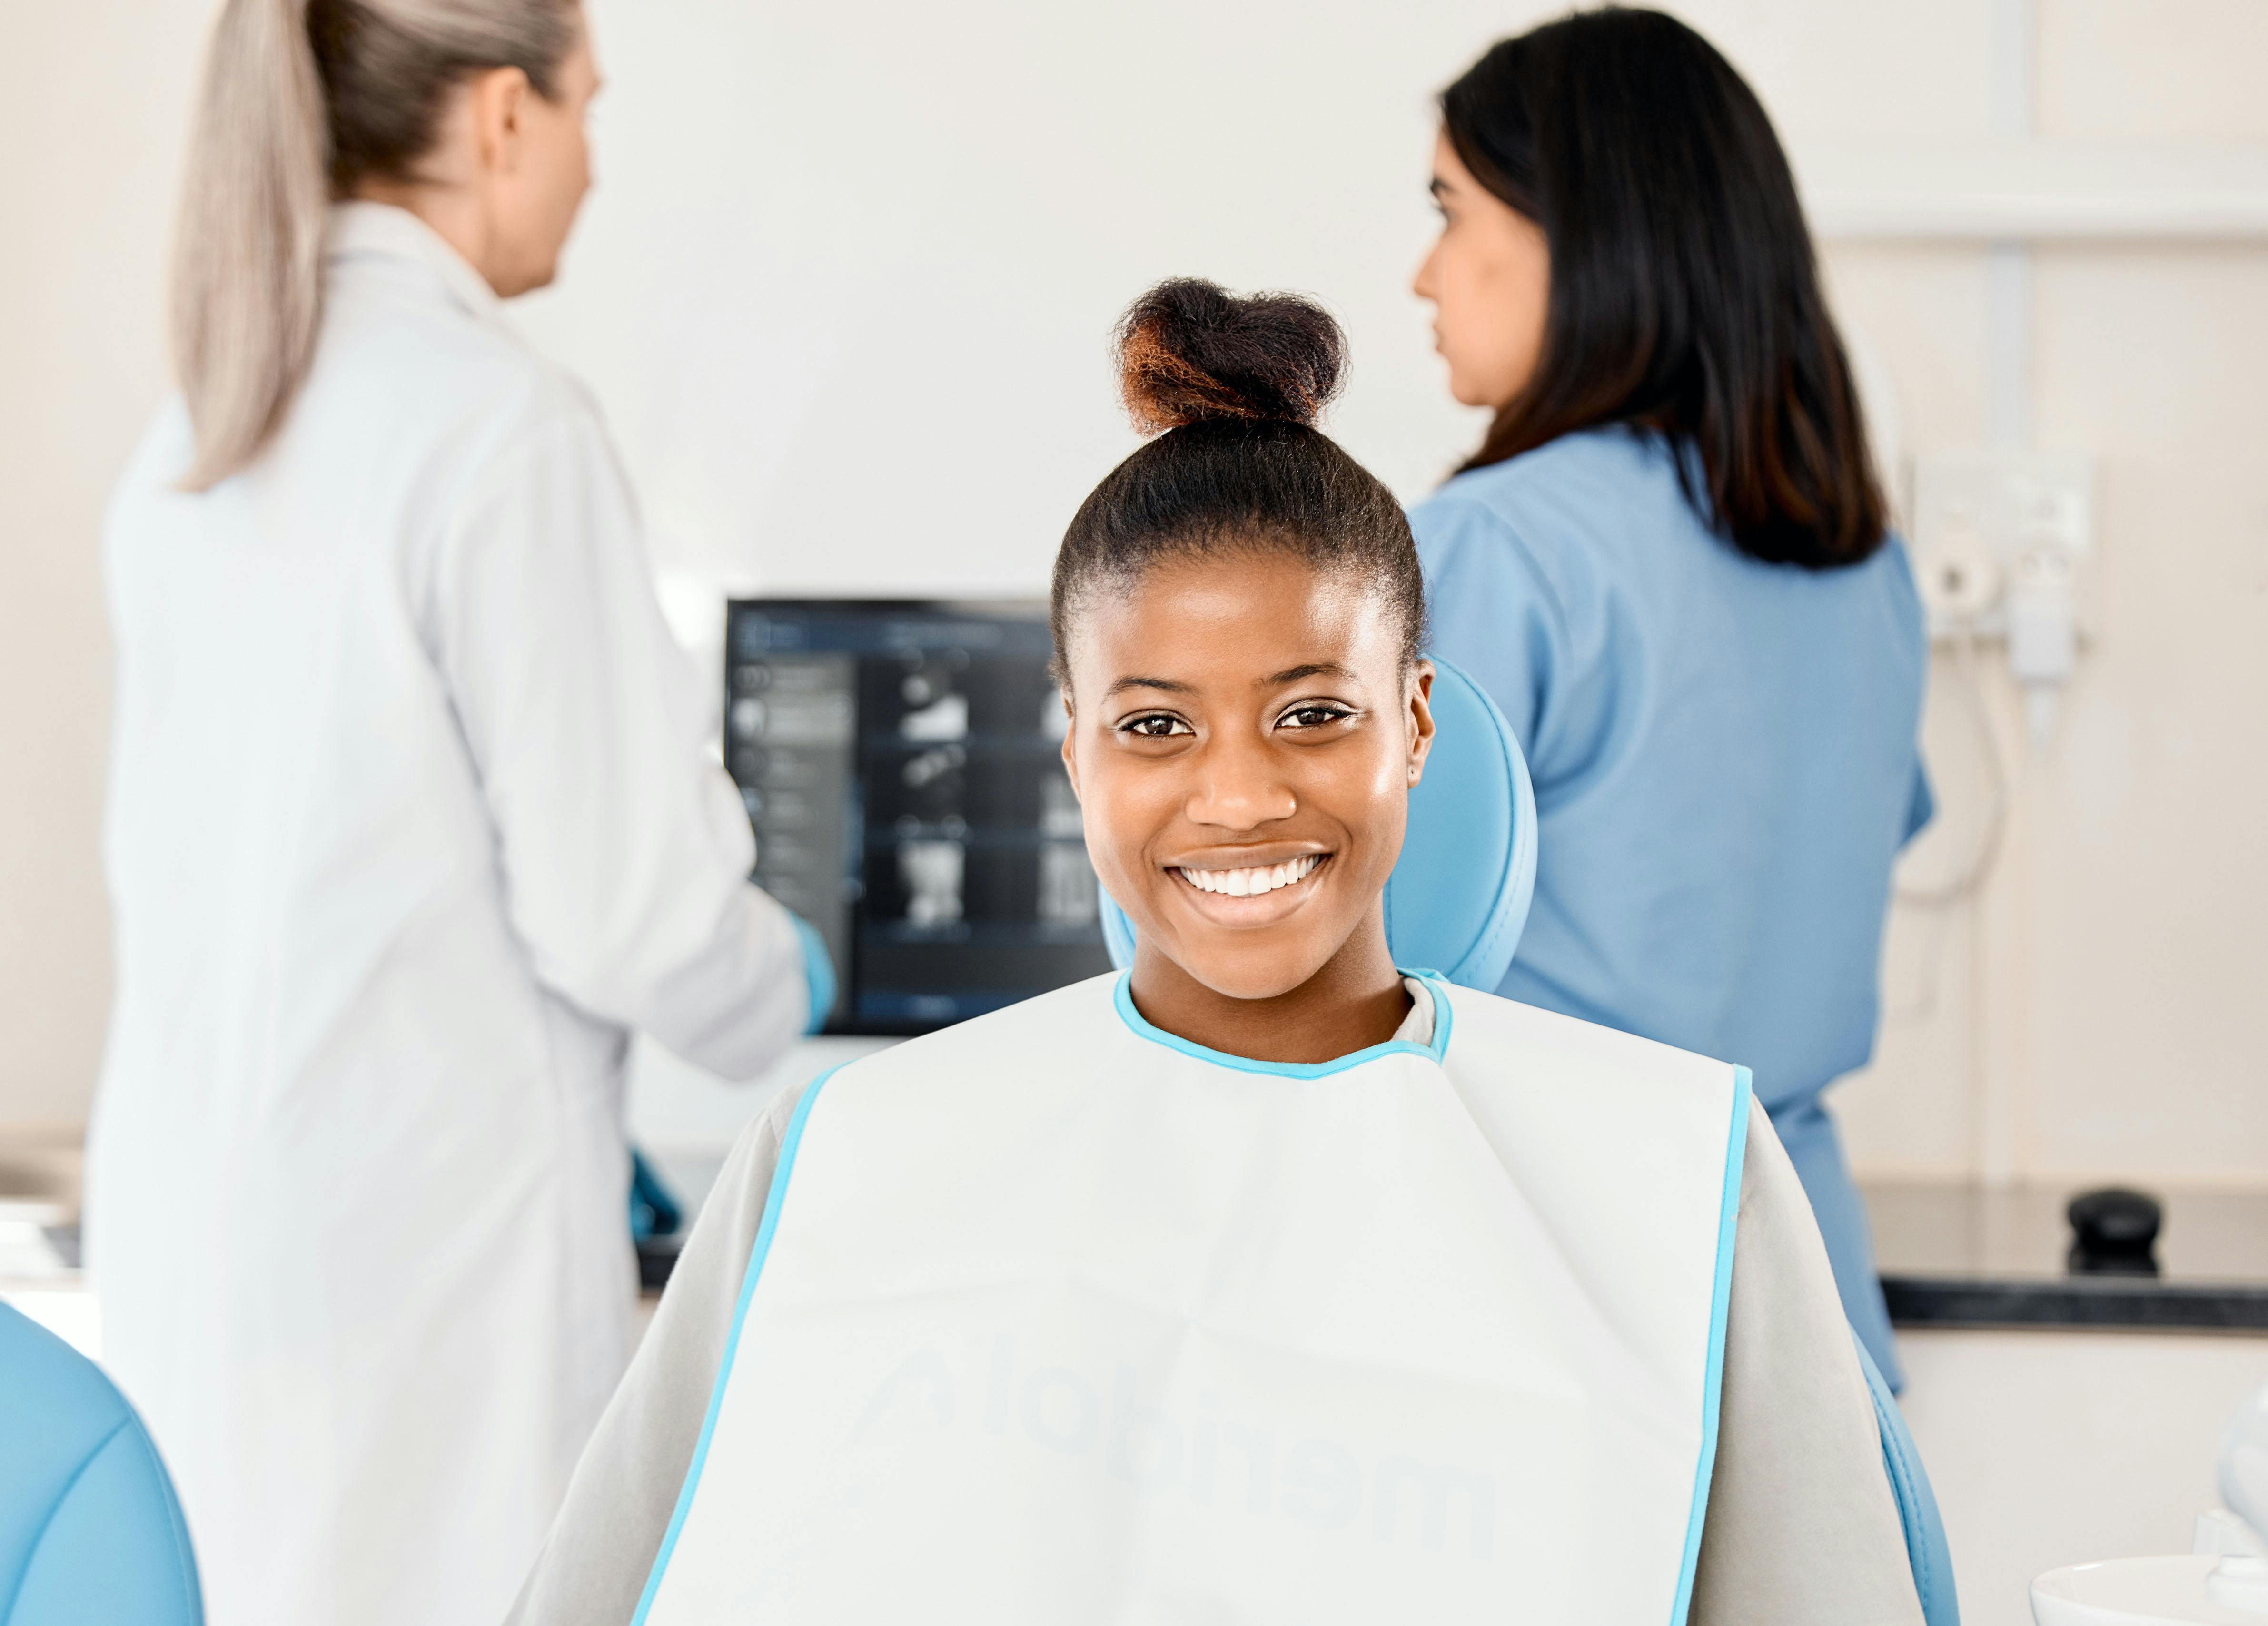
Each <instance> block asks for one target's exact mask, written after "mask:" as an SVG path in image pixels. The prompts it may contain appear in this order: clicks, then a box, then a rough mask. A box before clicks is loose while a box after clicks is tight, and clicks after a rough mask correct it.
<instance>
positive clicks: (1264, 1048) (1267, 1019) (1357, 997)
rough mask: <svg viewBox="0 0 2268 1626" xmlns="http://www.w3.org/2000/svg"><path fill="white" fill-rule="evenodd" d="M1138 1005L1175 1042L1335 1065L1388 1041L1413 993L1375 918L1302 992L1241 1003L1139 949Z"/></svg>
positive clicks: (1257, 1057) (1261, 1058)
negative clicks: (1334, 1063)
mask: <svg viewBox="0 0 2268 1626" xmlns="http://www.w3.org/2000/svg"><path fill="white" fill-rule="evenodd" d="M1130 992H1131V993H1132V994H1133V996H1134V1008H1135V1009H1136V1010H1138V1011H1139V1012H1141V1013H1142V1015H1143V1018H1144V1019H1145V1020H1146V1021H1148V1022H1149V1023H1150V1025H1151V1026H1153V1027H1158V1028H1161V1029H1163V1030H1164V1031H1165V1032H1167V1033H1169V1034H1173V1035H1174V1036H1175V1038H1176V1039H1186V1040H1188V1041H1189V1042H1190V1043H1191V1044H1199V1045H1203V1046H1204V1048H1207V1049H1209V1050H1219V1051H1221V1052H1223V1053H1224V1054H1226V1055H1229V1056H1243V1057H1245V1058H1246V1059H1247V1060H1249V1061H1255V1062H1292V1063H1300V1062H1334V1061H1337V1059H1338V1058H1339V1057H1340V1056H1351V1055H1352V1054H1353V1053H1354V1052H1355V1051H1357V1050H1362V1049H1367V1048H1369V1047H1370V1046H1372V1045H1374V1044H1384V1043H1385V1042H1386V1041H1388V1040H1389V1039H1391V1038H1393V1037H1394V1035H1395V1032H1396V1031H1397V1030H1398V1029H1399V1028H1400V1027H1401V1026H1402V1024H1403V1019H1405V1018H1407V1017H1408V1016H1409V1014H1410V990H1408V989H1406V988H1404V987H1403V985H1402V974H1401V973H1400V972H1398V971H1396V970H1395V968H1394V956H1393V955H1392V954H1391V953H1389V952H1388V949H1387V946H1386V924H1385V922H1384V920H1383V919H1382V918H1379V917H1375V916H1374V917H1373V919H1372V920H1371V921H1370V922H1368V923H1366V925H1365V926H1364V927H1363V928H1362V929H1361V930H1360V931H1357V932H1356V933H1355V935H1354V936H1353V937H1351V938H1348V939H1347V941H1346V942H1345V943H1344V945H1341V946H1340V948H1339V952H1338V953H1336V954H1334V955H1332V956H1331V958H1330V959H1329V960H1326V961H1325V962H1324V963H1323V966H1322V969H1321V970H1319V971H1317V972H1316V973H1315V975H1313V976H1311V977H1309V978H1308V979H1307V981H1306V982H1302V983H1300V986H1299V987H1297V988H1295V989H1292V990H1290V991H1289V992H1286V993H1282V994H1278V995H1276V996H1274V997H1271V998H1267V999H1239V998H1236V997H1233V996H1232V995H1228V994H1224V993H1221V992H1219V991H1218V990H1214V989H1211V988H1209V987H1207V986H1206V985H1205V984H1204V983H1203V982H1198V981H1197V979H1196V978H1195V977H1193V976H1191V975H1189V973H1188V972H1187V971H1185V970H1183V969H1182V968H1181V967H1180V966H1179V965H1177V964H1175V962H1174V961H1173V960H1168V959H1167V957H1166V956H1165V955H1164V954H1163V953H1160V952H1159V951H1157V950H1155V949H1152V948H1149V947H1146V946H1138V947H1137V948H1136V950H1135V955H1134V977H1133V984H1132V987H1131V989H1130Z"/></svg>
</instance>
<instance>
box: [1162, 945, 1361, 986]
mask: <svg viewBox="0 0 2268 1626" xmlns="http://www.w3.org/2000/svg"><path fill="white" fill-rule="evenodd" d="M1255 946H1256V945H1253V944H1252V943H1250V942H1249V941H1247V942H1242V943H1239V944H1237V945H1234V946H1233V947H1224V948H1222V949H1221V950H1220V951H1219V953H1207V952H1205V951H1204V949H1203V948H1197V949H1196V950H1194V951H1193V952H1191V953H1188V954H1186V955H1185V956H1181V957H1177V958H1178V960H1179V963H1180V965H1181V968H1182V970H1183V971H1186V972H1187V973H1189V975H1190V977H1192V978H1193V979H1194V980H1196V981H1197V982H1201V983H1203V984H1204V986H1205V987H1207V988H1209V989H1211V990H1212V991H1213V992H1214V993H1216V994H1219V996H1220V997H1222V998H1224V999H1250V1000H1262V999H1280V998H1282V997H1284V996H1285V995H1286V994H1289V993H1293V992H1295V991H1297V990H1300V989H1301V988H1303V987H1305V986H1306V985H1307V983H1308V982H1311V981H1313V980H1314V975H1315V974H1316V973H1317V972H1319V971H1321V970H1322V968H1324V966H1326V965H1328V964H1329V962H1330V958H1331V956H1330V953H1329V952H1328V951H1326V950H1323V949H1321V948H1314V949H1310V948H1306V947H1305V946H1304V945H1288V944H1287V945H1285V946H1284V948H1283V949H1282V950H1280V951H1278V952H1277V953H1255V952H1254V951H1255Z"/></svg>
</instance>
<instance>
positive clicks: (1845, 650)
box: [1410, 428, 1932, 1373]
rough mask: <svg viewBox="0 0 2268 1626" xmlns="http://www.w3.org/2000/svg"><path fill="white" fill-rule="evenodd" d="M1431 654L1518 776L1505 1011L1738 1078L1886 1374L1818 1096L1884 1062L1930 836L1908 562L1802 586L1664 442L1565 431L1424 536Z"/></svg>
mask: <svg viewBox="0 0 2268 1626" xmlns="http://www.w3.org/2000/svg"><path fill="white" fill-rule="evenodd" d="M1410 525H1411V527H1412V528H1413V529H1414V530H1415V532H1416V533H1417V538H1418V556H1419V558H1420V559H1421V560H1422V561H1423V563H1424V565H1425V578H1426V583H1427V586H1428V590H1429V592H1428V596H1429V600H1430V604H1431V611H1432V649H1433V650H1434V651H1437V652H1438V653H1440V654H1441V655H1443V656H1446V657H1447V658H1448V659H1450V660H1453V661H1454V662H1455V663H1456V664H1457V665H1458V666H1462V667H1463V668H1464V669H1465V670H1466V671H1467V672H1469V673H1471V674H1472V675H1473V677H1474V678H1475V679H1476V681H1478V682H1479V683H1480V684H1481V686H1482V687H1483V688H1486V689H1487V690H1488V692H1489V693H1490V694H1491V695H1493V696H1494V697H1495V699H1496V702H1497V703H1498V704H1499V706H1501V707H1502V708H1503V709H1504V712H1505V716H1506V717H1507V718H1509V719H1510V720H1511V723H1512V727H1513V732H1514V733H1516V734H1517V735H1518V736H1519V738H1520V741H1521V746H1522V747H1524V748H1525V749H1526V751H1527V753H1528V768H1529V770H1530V771H1531V773H1533V775H1534V776H1535V805H1536V813H1537V817H1538V823H1539V827H1540V835H1539V841H1538V869H1537V873H1536V880H1535V908H1534V909H1533V911H1532V912H1531V913H1530V915H1529V916H1528V929H1527V931H1526V933H1525V935H1524V936H1523V937H1522V938H1521V943H1520V953H1519V955H1518V957H1517V958H1516V959H1515V960H1513V967H1512V969H1511V971H1510V973H1508V974H1507V975H1506V977H1505V980H1504V982H1503V983H1502V984H1501V985H1500V987H1499V992H1501V993H1503V994H1504V995H1506V997H1509V998H1513V999H1519V1000H1522V1001H1525V1002H1526V1003H1528V1004H1536V1005H1542V1006H1544V1007H1545V1008H1547V1009H1550V1010H1553V1011H1559V1012H1565V1013H1566V1014H1568V1015H1571V1016H1576V1017H1580V1018H1583V1019H1586V1020H1587V1021H1593V1022H1599V1023H1602V1024H1604V1025H1605V1026H1609V1027H1617V1028H1621V1029H1623V1030H1624V1031H1625V1032H1627V1033H1633V1034H1642V1035H1644V1036H1645V1037H1646V1038H1650V1039H1658V1040H1661V1041H1663V1042H1665V1043H1668V1044H1674V1045H1676V1046H1678V1047H1680V1048H1684V1049H1689V1050H1696V1051H1698V1052H1700V1053H1701V1054H1703V1055H1705V1056H1717V1057H1719V1058H1721V1059H1724V1060H1727V1061H1733V1062H1738V1063H1743V1064H1745V1065H1746V1066H1748V1067H1749V1068H1750V1069H1751V1070H1752V1071H1753V1072H1754V1074H1755V1077H1756V1094H1757V1099H1758V1100H1761V1101H1762V1102H1763V1103H1764V1107H1765V1108H1766V1109H1767V1110H1768V1111H1769V1112H1770V1113H1771V1115H1772V1119H1773V1122H1774V1123H1775V1124H1776V1125H1778V1127H1779V1129H1780V1130H1781V1135H1782V1139H1783V1140H1784V1141H1785V1142H1786V1144H1787V1146H1788V1150H1789V1153H1790V1155H1791V1157H1792V1158H1793V1159H1794V1161H1795V1163H1796V1166H1797V1171H1798V1173H1799V1174H1801V1175H1802V1176H1803V1179H1804V1184H1805V1188H1806V1189H1807V1190H1808V1191H1809V1192H1810V1194H1811V1196H1812V1203H1813V1206H1814V1208H1815V1210H1817V1211H1818V1213H1819V1217H1820V1222H1821V1230H1822V1232H1823V1234H1825V1236H1826V1237H1827V1240H1828V1244H1829V1252H1830V1256H1832V1257H1833V1258H1834V1261H1835V1263H1836V1267H1837V1269H1836V1275H1837V1284H1838V1285H1840V1286H1841V1287H1842V1288H1843V1290H1844V1300H1845V1306H1846V1308H1849V1309H1850V1310H1851V1312H1852V1321H1853V1324H1854V1325H1855V1326H1857V1327H1858V1328H1859V1333H1860V1335H1862V1336H1863V1337H1865V1338H1866V1340H1867V1344H1868V1346H1869V1348H1870V1350H1872V1351H1873V1352H1874V1356H1875V1359H1876V1361H1877V1363H1878V1364H1879V1365H1881V1366H1882V1368H1883V1370H1884V1371H1885V1372H1886V1373H1894V1372H1896V1359H1895V1356H1894V1354H1893V1351H1892V1350H1891V1349H1890V1344H1889V1321H1888V1318H1887V1316H1886V1315H1885V1314H1884V1313H1883V1311H1882V1308H1881V1291H1880V1289H1879V1287H1878V1286H1877V1285H1876V1284H1875V1282H1874V1274H1873V1259H1872V1249H1871V1247H1869V1246H1868V1244H1867V1232H1866V1217H1865V1212H1864V1210H1863V1209H1862V1208H1861V1207H1860V1206H1859V1198H1858V1194H1857V1192H1856V1191H1855V1190H1854V1189H1853V1188H1852V1187H1851V1184H1850V1180H1849V1176H1848V1174H1847V1173H1846V1172H1845V1169H1844V1167H1843V1163H1842V1156H1841V1152H1840V1150H1839V1148H1838V1147H1837V1144H1836V1143H1835V1137H1834V1130H1833V1124H1832V1122H1831V1120H1830V1119H1828V1118H1827V1117H1826V1115H1824V1113H1823V1111H1822V1110H1821V1109H1820V1107H1819V1104H1818V1100H1817V1097H1818V1093H1819V1091H1820V1090H1821V1089H1822V1088H1823V1086H1824V1085H1827V1084H1828V1083H1830V1081H1832V1080H1833V1079H1835V1078H1837V1077H1839V1076H1840V1075H1842V1074H1844V1073H1846V1072H1849V1071H1852V1069H1854V1068H1856V1067H1859V1066H1861V1065H1863V1064H1864V1063H1866V1061H1867V1057H1868V1056H1870V1055H1871V1054H1872V1053H1873V1049H1874V1026H1875V1019H1876V1017H1877V1015H1878V995H1877V990H1876V983H1877V970H1878V965H1879V960H1880V957H1881V938H1882V923H1883V917H1884V915H1885V913H1886V912H1887V910H1888V909H1889V894H1890V866H1891V864H1892V861H1893V860H1894V858H1895V857H1896V854H1897V851H1898V850H1899V848H1900V847H1902V846H1904V843H1905V842H1906V841H1907V840H1908V839H1909V838H1910V837H1911V835H1913V834H1914V832H1915V831H1917V830H1918V829H1919V828H1921V827H1922V826H1923V825H1924V824H1925V823H1926V822H1927V821H1928V820H1929V817H1930V813H1931V810H1932V803H1931V799H1930V791H1929V782H1928V779H1927V776H1926V774H1925V773H1924V770H1923V768H1922V762H1921V757H1920V752H1919V748H1918V745H1917V742H1916V741H1917V733H1918V726H1919V723H1920V714H1921V696H1922V681H1923V675H1924V672H1925V669H1926V662H1927V646H1926V638H1925V633H1924V627H1923V622H1922V613H1921V606H1920V602H1919V600H1918V599H1917V597H1916V595H1915V592H1914V586H1913V578H1912V575H1911V571H1910V570H1909V569H1908V568H1907V563H1906V556H1905V550H1904V548H1903V547H1902V546H1900V545H1899V544H1898V543H1897V542H1896V541H1890V542H1889V543H1888V544H1887V545H1885V546H1884V547H1883V548H1881V550H1880V551H1879V552H1877V553H1876V554H1875V555H1874V556H1873V557H1872V558H1870V559H1868V560H1867V562H1866V563H1863V564H1859V565H1856V566H1853V567H1851V568H1849V569H1845V570H1826V571H1813V570H1801V569H1800V568H1798V567H1795V566H1793V565H1775V564H1764V563H1758V562H1757V561H1756V560H1753V559H1750V558H1749V557H1747V556H1746V555H1743V554H1741V553H1739V552H1738V551H1736V550H1735V549H1734V548H1733V547H1732V545H1731V544H1730V543H1728V542H1727V541H1724V540H1723V539H1721V538H1720V537H1719V536H1718V535H1716V534H1715V533H1713V532H1712V531H1711V530H1710V528H1709V527H1708V526H1706V525H1705V524H1704V523H1703V522H1702V520H1701V519H1700V518H1699V516H1698V515H1697V513H1696V512H1695V511H1694V508H1693V506H1692V504H1690V502H1689V501H1688V500H1687V498H1686V496H1685V493H1684V490H1683V487H1682V486H1681V484H1680V482H1679V480H1678V475H1677V466H1676V462H1675V453H1674V452H1672V450H1671V449H1670V447H1669V445H1668V444H1667V443H1666V442H1665V441H1664V440H1663V438H1661V437H1660V436H1658V435H1653V434H1651V433H1646V432H1641V431H1635V430H1627V429H1621V428H1614V429H1602V430H1588V431H1586V432H1584V433H1581V434H1576V435H1569V436H1566V437H1565V438H1562V439H1559V440H1557V441H1554V442H1552V443H1551V444H1550V445H1546V446H1543V447H1540V448H1538V449H1537V450H1535V451H1534V452H1528V453H1525V454H1524V455H1522V456H1520V457H1516V458H1513V459H1510V460H1507V461H1506V462H1503V463H1499V464H1495V465H1492V466H1491V467H1487V468H1481V469H1476V470H1474V471H1472V472H1471V473H1469V474H1464V475H1458V476H1457V477H1456V478H1455V479H1454V480H1452V481H1450V482H1448V483H1447V485H1445V486H1443V487H1442V488H1441V489H1440V492H1439V493H1437V494H1436V495H1435V496H1434V497H1432V498H1431V499H1429V500H1428V501H1426V502H1425V503H1423V504H1419V505H1418V507H1417V509H1415V510H1414V511H1412V512H1411V514H1410Z"/></svg>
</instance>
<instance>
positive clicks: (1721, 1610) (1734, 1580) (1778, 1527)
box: [1690, 1112, 1922, 1626]
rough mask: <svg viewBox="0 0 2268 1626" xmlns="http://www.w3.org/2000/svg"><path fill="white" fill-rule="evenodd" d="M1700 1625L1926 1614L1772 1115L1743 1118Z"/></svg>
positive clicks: (1818, 1249)
mask: <svg viewBox="0 0 2268 1626" xmlns="http://www.w3.org/2000/svg"><path fill="white" fill-rule="evenodd" d="M1732 1293H1733V1297H1732V1305H1731V1307H1730V1310H1729V1312H1728V1313H1727V1320H1726V1328H1725V1365H1724V1387H1723V1391H1722V1398H1721V1400H1720V1402H1719V1413H1718V1434H1717V1460H1716V1466H1715V1469H1714V1471H1713V1473H1712V1475H1711V1482H1710V1490H1709V1506H1708V1512H1707V1514H1706V1515H1705V1523H1704V1525H1703V1529H1702V1537H1701V1553H1700V1561H1699V1568H1698V1570H1697V1572H1696V1575H1695V1578H1694V1587H1693V1608H1692V1614H1691V1616H1690V1619H1691V1621H1692V1622H1693V1626H1817V1622H1823V1621H1832V1622H1837V1626H1920V1623H1921V1620H1922V1614H1921V1601H1920V1599H1919V1598H1918V1595H1917V1594H1916V1592H1915V1589H1914V1582H1913V1571H1912V1570H1911V1566H1910V1564H1909V1563H1908V1561H1907V1557H1906V1548H1905V1534H1904V1527H1903V1526H1902V1525H1901V1524H1900V1522H1899V1519H1898V1512H1897V1505H1896V1502H1895V1501H1894V1500H1893V1498H1892V1496H1891V1492H1890V1483H1889V1475H1888V1474H1887V1472H1886V1471H1885V1470H1884V1468H1883V1466H1882V1448H1881V1437H1880V1435H1879V1434H1878V1433H1877V1432H1876V1431H1875V1424H1874V1403H1873V1401H1872V1400H1871V1399H1870V1398H1869V1395H1868V1393H1867V1380H1866V1378H1865V1376H1864V1375H1863V1374H1862V1373H1861V1372H1860V1371H1859V1357H1858V1356H1857V1354H1856V1352H1855V1349H1854V1346H1853V1344H1852V1339H1851V1328H1850V1325H1849V1323H1848V1322H1846V1321H1845V1320H1844V1318H1843V1307H1842V1301H1841V1300H1840V1299H1838V1298H1837V1296H1836V1291H1835V1277H1834V1273H1833V1271H1832V1270H1831V1269H1830V1268H1829V1266H1828V1262H1827V1250H1826V1247H1825V1245H1824V1244H1823V1243H1822V1242H1821V1240H1819V1229H1818V1226H1817V1225H1815V1224H1814V1223H1813V1221H1812V1218H1811V1209H1810V1205H1809V1203H1808V1202H1807V1201H1806V1200H1805V1197H1804V1195H1803V1187H1802V1186H1801V1184H1800V1183H1799V1182H1798V1181H1797V1180H1796V1177H1795V1169H1794V1166H1793V1165H1792V1164H1790V1163H1789V1161H1788V1159H1787V1154H1786V1152H1785V1151H1781V1150H1780V1144H1779V1139H1778V1137H1777V1136H1776V1135H1775V1134H1774V1133H1773V1132H1772V1129H1771V1120H1769V1119H1768V1118H1766V1117H1765V1116H1764V1114H1763V1113H1760V1112H1758V1113H1752V1114H1750V1115H1749V1137H1748V1150H1747V1154H1746V1161H1745V1163H1744V1164H1743V1166H1742V1176H1741V1209H1740V1222H1739V1229H1738V1230H1737V1231H1736V1232H1735V1233H1734V1244H1733V1287H1732Z"/></svg>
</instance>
